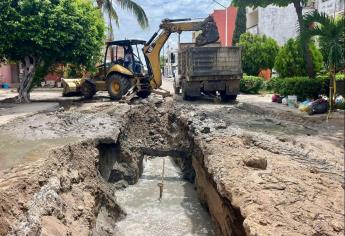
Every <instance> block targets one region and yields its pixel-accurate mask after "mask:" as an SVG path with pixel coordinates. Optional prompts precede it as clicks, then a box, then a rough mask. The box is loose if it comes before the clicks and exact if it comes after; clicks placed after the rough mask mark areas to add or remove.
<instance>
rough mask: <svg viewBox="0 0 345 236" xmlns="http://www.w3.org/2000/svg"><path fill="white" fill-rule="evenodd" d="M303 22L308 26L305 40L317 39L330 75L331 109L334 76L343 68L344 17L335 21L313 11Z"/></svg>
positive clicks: (333, 94)
mask: <svg viewBox="0 0 345 236" xmlns="http://www.w3.org/2000/svg"><path fill="white" fill-rule="evenodd" d="M304 22H305V25H308V26H309V27H308V30H307V31H306V32H305V36H306V37H305V38H307V39H311V38H313V37H317V40H318V42H319V45H320V48H321V50H322V52H323V55H324V59H325V65H326V67H327V70H328V71H329V75H330V106H331V109H332V108H333V105H334V99H335V94H336V80H335V75H336V73H337V72H338V71H339V70H340V69H344V66H345V56H344V54H345V31H344V25H345V17H344V16H341V17H340V18H339V19H336V18H333V17H330V16H328V15H326V14H325V13H319V12H317V11H314V12H311V13H309V14H306V15H305V16H304Z"/></svg>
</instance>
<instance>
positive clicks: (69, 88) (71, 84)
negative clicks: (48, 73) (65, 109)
mask: <svg viewBox="0 0 345 236" xmlns="http://www.w3.org/2000/svg"><path fill="white" fill-rule="evenodd" d="M61 82H62V87H63V92H62V95H63V96H74V95H75V96H78V95H80V94H81V92H80V87H81V82H82V79H61Z"/></svg>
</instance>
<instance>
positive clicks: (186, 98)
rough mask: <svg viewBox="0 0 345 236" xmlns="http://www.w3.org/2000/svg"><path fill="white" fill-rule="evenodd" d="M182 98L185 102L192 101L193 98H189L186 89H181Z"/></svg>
mask: <svg viewBox="0 0 345 236" xmlns="http://www.w3.org/2000/svg"><path fill="white" fill-rule="evenodd" d="M182 98H183V100H185V101H192V100H193V97H191V96H189V95H188V93H187V91H186V89H183V88H182Z"/></svg>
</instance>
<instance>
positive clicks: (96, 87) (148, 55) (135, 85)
mask: <svg viewBox="0 0 345 236" xmlns="http://www.w3.org/2000/svg"><path fill="white" fill-rule="evenodd" d="M184 31H201V33H200V35H199V36H198V37H197V38H196V45H197V46H202V45H206V44H209V43H213V42H216V41H217V40H218V39H219V33H218V29H217V26H216V23H215V21H214V19H213V17H212V16H209V17H208V18H206V19H205V20H203V21H193V20H191V19H177V20H170V19H165V20H163V21H162V23H161V25H160V27H159V30H158V31H157V32H156V33H155V34H154V35H153V36H152V37H151V38H150V40H149V41H147V42H145V41H142V40H120V41H112V42H108V43H107V47H106V51H105V56H104V64H103V65H101V66H99V67H98V69H99V71H98V73H97V74H96V75H95V76H93V77H92V78H88V79H80V80H76V79H74V80H68V79H66V80H64V81H63V86H64V95H67V93H70V92H81V93H82V94H83V96H84V97H85V98H92V96H93V95H94V94H95V93H96V92H97V91H108V93H109V95H110V97H111V98H112V99H114V100H120V99H121V98H123V97H124V96H125V95H126V96H130V94H131V97H132V96H133V95H137V96H139V97H142V98H145V97H147V96H149V95H150V94H151V92H152V91H154V90H156V89H158V88H160V86H161V85H162V78H161V67H160V52H161V49H162V48H163V46H164V44H165V43H166V41H167V40H168V38H169V36H170V35H171V34H172V33H182V32H184ZM141 45H143V47H142V49H141V50H139V47H140V46H141ZM140 52H141V53H142V54H143V56H140ZM141 58H145V62H146V68H145V65H144V63H143V62H142V60H141Z"/></svg>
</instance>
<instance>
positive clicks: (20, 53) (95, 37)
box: [0, 0, 105, 102]
mask: <svg viewBox="0 0 345 236" xmlns="http://www.w3.org/2000/svg"><path fill="white" fill-rule="evenodd" d="M0 11H1V14H0V32H1V34H0V58H6V59H7V60H14V61H21V62H22V63H23V66H24V77H23V79H22V80H21V83H20V88H19V96H18V99H19V101H20V102H29V101H30V88H31V84H32V81H33V79H34V77H35V73H36V71H37V68H38V67H40V66H42V65H43V64H44V63H47V62H49V64H53V63H74V64H78V65H83V66H85V67H87V68H91V67H93V66H94V64H95V63H96V62H97V61H98V60H99V58H100V52H101V48H102V45H103V40H104V33H105V24H104V21H103V19H100V17H99V14H100V12H99V10H98V9H97V8H95V7H94V6H93V5H92V2H91V1H89V0H74V1H70V0H59V1H58V0H44V1H41V0H21V1H18V0H1V1H0ZM47 64H48V63H47ZM47 64H46V65H47Z"/></svg>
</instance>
